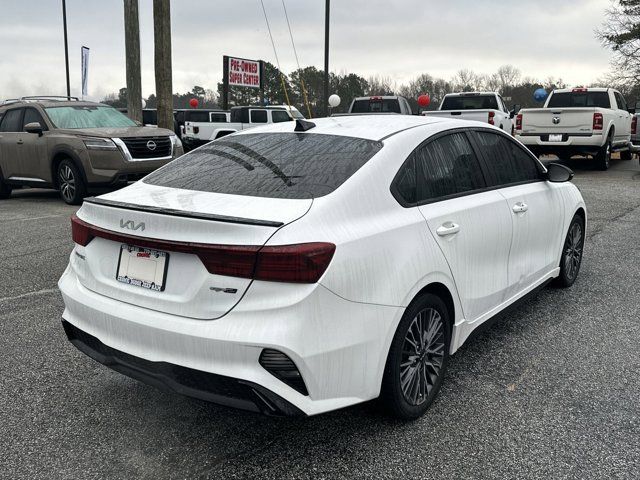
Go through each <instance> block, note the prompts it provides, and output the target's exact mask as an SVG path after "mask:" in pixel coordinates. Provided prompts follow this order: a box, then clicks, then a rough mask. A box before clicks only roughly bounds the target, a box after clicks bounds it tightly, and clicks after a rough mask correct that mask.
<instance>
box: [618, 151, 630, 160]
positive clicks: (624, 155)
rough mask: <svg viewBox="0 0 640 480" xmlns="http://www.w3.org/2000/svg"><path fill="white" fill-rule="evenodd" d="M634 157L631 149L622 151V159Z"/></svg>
mask: <svg viewBox="0 0 640 480" xmlns="http://www.w3.org/2000/svg"><path fill="white" fill-rule="evenodd" d="M632 158H633V153H631V150H623V151H621V152H620V160H631V159H632Z"/></svg>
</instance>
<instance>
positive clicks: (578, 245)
mask: <svg viewBox="0 0 640 480" xmlns="http://www.w3.org/2000/svg"><path fill="white" fill-rule="evenodd" d="M582 240H583V235H582V226H581V225H580V223H578V222H574V223H573V225H571V228H570V229H569V233H568V235H567V240H566V242H565V245H564V271H565V272H566V275H567V277H568V278H569V279H570V280H573V279H574V278H575V277H576V275H577V274H578V269H579V268H580V261H581V260H582V247H583V241H582Z"/></svg>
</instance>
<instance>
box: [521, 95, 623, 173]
mask: <svg viewBox="0 0 640 480" xmlns="http://www.w3.org/2000/svg"><path fill="white" fill-rule="evenodd" d="M516 137H517V138H518V139H519V140H520V141H521V142H522V143H523V144H525V145H526V146H527V147H529V149H530V150H531V151H532V152H533V153H534V154H536V155H545V154H548V155H557V156H558V157H565V158H566V157H572V156H574V155H591V156H593V157H594V159H595V160H596V162H597V165H598V168H600V169H601V170H606V169H608V168H609V162H610V161H611V152H613V151H619V152H620V158H622V159H623V160H630V159H631V157H632V151H633V146H632V145H631V114H630V113H629V111H628V110H627V102H626V101H625V99H624V97H623V96H622V94H620V92H618V91H617V90H614V89H612V88H582V87H580V88H573V89H561V90H554V91H553V92H551V94H550V95H549V98H547V101H546V103H545V105H544V107H543V108H527V109H524V110H522V111H521V112H520V113H519V114H518V117H517V118H516Z"/></svg>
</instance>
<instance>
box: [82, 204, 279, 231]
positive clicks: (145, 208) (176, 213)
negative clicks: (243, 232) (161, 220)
mask: <svg viewBox="0 0 640 480" xmlns="http://www.w3.org/2000/svg"><path fill="white" fill-rule="evenodd" d="M84 201H85V202H86V203H93V204H94V205H104V206H106V207H114V208H121V209H123V210H135V211H138V212H150V213H158V214H161V215H170V216H173V217H186V218H194V219H197V220H213V221H216V222H226V223H238V224H242V225H257V226H261V227H275V228H280V227H282V226H283V225H284V223H283V222H275V221H272V220H257V219H253V218H242V217H230V216H228V215H216V214H212V213H197V212H186V211H184V210H175V209H173V208H164V207H153V206H151V205H137V204H133V203H126V202H118V201H115V200H106V199H104V198H97V197H88V198H85V199H84Z"/></svg>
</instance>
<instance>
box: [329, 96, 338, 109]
mask: <svg viewBox="0 0 640 480" xmlns="http://www.w3.org/2000/svg"><path fill="white" fill-rule="evenodd" d="M338 105H340V97H339V96H338V95H336V94H335V93H334V94H333V95H331V96H330V97H329V106H330V107H332V108H335V107H337V106H338Z"/></svg>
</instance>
